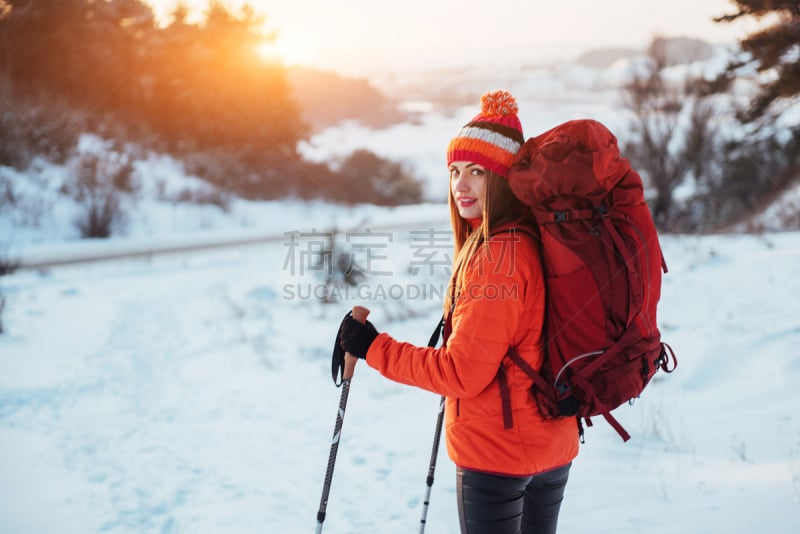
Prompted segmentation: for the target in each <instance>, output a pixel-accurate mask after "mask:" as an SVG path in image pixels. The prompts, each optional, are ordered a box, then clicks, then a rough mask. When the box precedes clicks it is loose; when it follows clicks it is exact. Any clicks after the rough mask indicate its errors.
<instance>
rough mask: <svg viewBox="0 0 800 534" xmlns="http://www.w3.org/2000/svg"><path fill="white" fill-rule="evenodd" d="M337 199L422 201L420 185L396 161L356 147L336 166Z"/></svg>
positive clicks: (391, 203)
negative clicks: (337, 168)
mask: <svg viewBox="0 0 800 534" xmlns="http://www.w3.org/2000/svg"><path fill="white" fill-rule="evenodd" d="M338 174H339V179H338V181H337V184H339V185H340V186H341V187H339V188H337V194H338V197H339V198H338V199H337V200H341V201H343V202H347V203H357V202H367V203H372V204H378V205H382V206H396V205H400V204H414V203H417V202H420V201H421V200H422V184H421V183H420V182H419V180H417V179H416V178H414V176H412V175H411V173H410V172H409V171H408V169H407V168H406V167H405V166H404V165H403V164H402V163H399V162H397V161H392V160H389V159H386V158H382V157H380V156H378V155H377V154H375V153H373V152H370V151H369V150H363V149H362V150H356V151H355V152H353V153H352V154H350V156H348V157H347V158H346V159H345V160H344V161H343V162H342V164H341V166H340V168H339V173H338Z"/></svg>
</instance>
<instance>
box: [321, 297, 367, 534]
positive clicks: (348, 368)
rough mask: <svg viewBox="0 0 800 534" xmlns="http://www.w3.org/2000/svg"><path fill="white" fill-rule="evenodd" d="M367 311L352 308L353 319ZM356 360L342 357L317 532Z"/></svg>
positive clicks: (360, 319) (359, 318)
mask: <svg viewBox="0 0 800 534" xmlns="http://www.w3.org/2000/svg"><path fill="white" fill-rule="evenodd" d="M367 315H369V310H368V309H367V308H364V307H363V306H353V319H355V320H356V321H358V322H359V323H365V322H366V321H367ZM357 361H358V358H356V357H355V356H353V355H351V354H350V353H349V352H348V353H346V354H345V355H344V373H343V374H342V395H341V397H339V411H337V412H336V425H335V426H334V427H333V438H332V440H331V452H330V454H329V455H328V469H327V470H326V471H325V482H324V484H323V485H322V498H321V499H320V501H319V510H318V511H317V531H316V534H320V533H321V532H322V522H323V521H325V511H326V510H327V508H328V494H330V492H331V480H332V479H333V466H334V464H336V453H337V452H338V451H339V439H340V438H341V436H342V423H344V411H345V409H346V408H347V395H348V394H349V393H350V380H352V378H353V373H354V372H355V370H356V362H357Z"/></svg>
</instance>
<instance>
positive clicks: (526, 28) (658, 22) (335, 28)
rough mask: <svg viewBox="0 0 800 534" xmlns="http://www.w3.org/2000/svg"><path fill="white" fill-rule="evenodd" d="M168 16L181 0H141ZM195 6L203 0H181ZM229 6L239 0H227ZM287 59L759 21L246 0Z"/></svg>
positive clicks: (345, 62) (685, 5)
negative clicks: (260, 15) (275, 34)
mask: <svg viewBox="0 0 800 534" xmlns="http://www.w3.org/2000/svg"><path fill="white" fill-rule="evenodd" d="M147 1H148V2H149V3H151V4H152V5H153V6H154V8H155V10H156V12H157V14H158V15H159V16H161V17H165V16H167V14H168V13H169V11H170V9H171V8H170V6H174V5H175V3H176V1H177V0H147ZM184 3H186V4H187V5H190V6H195V7H198V8H200V7H201V6H203V5H205V3H206V2H205V0H184ZM224 3H226V4H228V5H231V6H232V7H234V8H237V7H240V6H241V5H242V4H244V3H245V1H244V0H226V1H225V2H224ZM247 3H249V4H250V5H251V6H252V7H253V8H254V9H255V10H256V11H257V12H259V13H263V14H265V15H266V17H267V22H266V26H267V28H268V29H270V30H276V31H277V32H278V41H277V45H276V48H277V52H278V53H279V54H280V55H281V56H282V57H283V58H284V59H285V61H286V62H287V63H290V64H297V63H299V64H307V65H313V66H318V67H322V66H327V67H330V68H332V69H334V70H339V71H346V72H349V73H351V74H368V73H369V72H371V71H374V70H376V69H381V68H386V67H387V66H390V65H395V66H400V67H403V66H409V67H410V66H412V65H414V64H415V63H416V62H419V61H421V60H426V61H438V62H442V63H445V64H446V62H448V61H451V62H458V63H464V62H468V61H470V59H474V60H475V61H484V60H492V61H504V60H511V61H517V60H523V59H525V58H529V57H541V56H542V55H544V56H553V55H556V56H559V55H560V56H575V55H577V54H578V53H579V52H580V51H581V50H582V49H586V48H593V47H641V46H645V45H646V44H647V43H649V42H650V40H651V39H652V38H653V36H655V35H666V36H690V37H699V38H703V39H706V40H709V41H712V42H724V43H728V42H729V43H733V42H735V41H736V40H737V39H738V38H739V37H741V36H743V35H745V34H746V33H747V32H748V31H751V30H752V29H753V28H754V27H756V24H757V23H756V22H755V21H746V22H745V21H742V22H739V23H736V24H718V23H714V22H713V21H712V18H713V17H715V16H719V15H722V14H725V13H729V12H732V11H733V10H734V9H733V3H732V2H731V1H730V0H672V1H670V2H664V1H662V0H638V1H634V0H603V1H598V0H572V1H565V2H552V1H547V2H544V1H541V0H533V1H531V0H492V1H491V2H490V1H487V0H481V1H478V0H460V1H459V2H453V1H444V0H405V1H404V2H375V1H374V0H341V1H337V2H330V1H329V0H290V1H287V0H278V1H275V0H250V1H249V2H247Z"/></svg>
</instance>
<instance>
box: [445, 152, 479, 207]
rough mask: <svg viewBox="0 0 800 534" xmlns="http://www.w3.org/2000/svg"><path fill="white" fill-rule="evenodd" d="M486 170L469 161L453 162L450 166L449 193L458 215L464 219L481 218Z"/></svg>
mask: <svg viewBox="0 0 800 534" xmlns="http://www.w3.org/2000/svg"><path fill="white" fill-rule="evenodd" d="M485 183H486V169H484V168H483V166H482V165H478V164H477V163H471V162H469V161H454V162H453V163H451V164H450V192H451V193H452V195H453V200H455V203H456V207H457V208H458V214H459V215H461V216H462V217H464V218H465V219H478V218H480V217H482V216H483V202H484V195H485V191H486V189H485Z"/></svg>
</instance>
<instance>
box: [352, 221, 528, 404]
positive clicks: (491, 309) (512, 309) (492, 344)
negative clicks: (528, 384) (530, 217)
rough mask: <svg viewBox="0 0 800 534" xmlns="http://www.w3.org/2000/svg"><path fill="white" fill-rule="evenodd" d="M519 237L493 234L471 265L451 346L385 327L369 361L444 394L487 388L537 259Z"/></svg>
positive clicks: (403, 379) (383, 370)
mask: <svg viewBox="0 0 800 534" xmlns="http://www.w3.org/2000/svg"><path fill="white" fill-rule="evenodd" d="M514 239H516V240H517V241H516V242H513V241H511V240H510V239H498V237H493V238H492V239H490V241H489V246H488V250H486V249H482V252H480V253H479V254H476V256H475V258H474V260H473V261H472V262H471V263H470V265H469V266H468V269H469V271H468V274H467V277H466V281H465V287H464V288H463V289H462V291H461V294H460V296H459V298H458V301H457V302H456V306H455V310H454V312H453V317H452V332H451V334H450V337H449V339H448V341H447V346H446V347H441V348H438V349H434V348H429V347H417V346H414V345H411V344H410V343H403V342H399V341H397V340H395V339H393V338H392V337H390V336H389V335H387V334H385V333H382V334H380V335H379V336H378V337H377V338H375V341H374V342H373V343H372V345H371V346H370V348H369V351H368V352H367V363H368V364H369V365H370V366H371V367H374V368H375V369H377V370H378V371H379V372H380V373H381V374H383V375H384V376H386V377H387V378H390V379H392V380H395V381H397V382H401V383H404V384H409V385H413V386H417V387H420V388H422V389H426V390H428V391H432V392H434V393H438V394H440V395H446V396H449V397H457V398H467V397H472V396H475V395H477V394H479V393H480V392H481V391H483V390H484V389H485V388H486V386H488V385H489V384H491V383H492V381H493V380H494V378H495V376H496V375H497V371H498V369H499V367H500V365H501V362H502V360H503V357H504V356H505V355H506V353H507V351H508V348H509V347H510V346H511V345H512V344H513V337H514V334H515V332H516V331H517V327H518V324H519V318H520V315H521V314H522V311H523V303H524V301H525V293H526V290H527V286H528V279H529V277H530V270H529V265H526V262H531V261H538V258H535V257H533V256H532V255H531V253H530V248H531V244H530V243H529V242H527V239H525V240H521V238H520V237H519V236H518V235H517V236H514ZM521 242H524V243H525V244H524V245H520V243H521Z"/></svg>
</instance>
